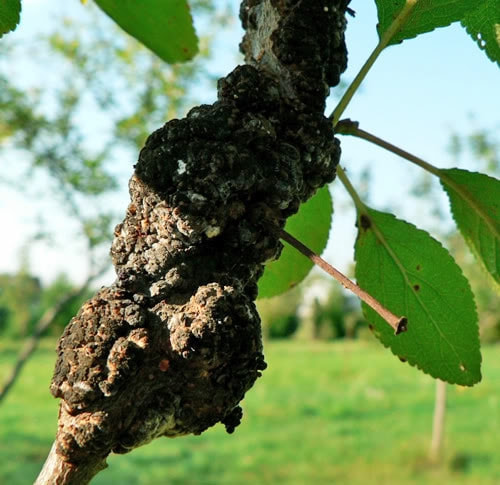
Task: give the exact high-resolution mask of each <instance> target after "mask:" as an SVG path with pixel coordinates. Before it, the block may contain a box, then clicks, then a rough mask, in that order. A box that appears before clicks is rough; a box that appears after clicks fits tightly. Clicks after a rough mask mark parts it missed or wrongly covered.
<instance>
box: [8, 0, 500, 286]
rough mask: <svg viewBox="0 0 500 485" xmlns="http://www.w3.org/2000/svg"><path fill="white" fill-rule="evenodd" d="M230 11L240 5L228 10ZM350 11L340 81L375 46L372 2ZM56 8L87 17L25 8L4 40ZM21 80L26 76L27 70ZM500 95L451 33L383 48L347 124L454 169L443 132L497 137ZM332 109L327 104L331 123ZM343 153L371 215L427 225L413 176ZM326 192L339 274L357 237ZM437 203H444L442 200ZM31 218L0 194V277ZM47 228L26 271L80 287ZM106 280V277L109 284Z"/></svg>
mask: <svg viewBox="0 0 500 485" xmlns="http://www.w3.org/2000/svg"><path fill="white" fill-rule="evenodd" d="M231 3H232V4H233V5H236V4H237V2H235V1H232V2H231ZM351 7H352V8H353V9H354V10H355V11H356V17H355V18H349V26H348V30H347V44H348V49H349V68H348V71H347V72H346V74H345V75H344V79H345V80H347V81H348V80H350V79H353V77H354V76H355V75H356V73H357V71H358V70H359V68H360V67H361V65H362V64H363V62H364V61H365V60H366V58H367V57H368V55H369V54H370V52H371V51H372V49H373V48H374V47H375V45H376V43H377V34H376V29H375V25H376V22H377V19H376V9H375V2H374V1H368V2H367V1H366V0H353V1H352V3H351ZM61 8H63V9H64V10H65V11H67V12H72V13H73V15H78V12H83V13H84V10H83V9H84V8H85V7H83V6H81V5H80V4H79V2H78V1H77V0H73V2H65V3H64V4H61V2H58V1H57V0H24V2H23V16H22V23H21V27H20V28H19V30H18V31H16V32H15V33H14V34H11V35H12V36H18V38H19V39H21V38H22V39H23V40H24V39H27V40H28V41H29V39H33V34H34V33H36V32H39V31H40V29H46V28H50V25H51V24H50V19H51V18H52V16H53V15H54V14H55V13H57V12H59V11H60V9H61ZM75 12H76V13H75ZM240 36H241V30H240V28H239V26H238V23H237V22H235V23H234V25H233V27H232V28H230V29H228V31H227V33H225V34H224V37H223V38H221V40H220V42H219V43H218V44H217V49H218V50H217V52H218V55H217V61H216V62H215V64H214V65H213V66H212V68H213V70H214V71H218V72H221V73H224V72H229V71H230V70H231V69H232V68H233V67H234V65H235V63H236V62H237V59H238V54H237V46H238V42H239V38H240ZM31 41H32V40H31ZM0 42H1V41H0ZM0 46H1V44H0ZM0 48H1V47H0ZM51 69H53V70H56V71H57V66H53V67H52V66H51ZM22 74H23V75H25V76H28V77H29V76H30V73H29V72H27V71H26V70H24V71H23V72H22ZM499 88H500V71H499V69H498V66H497V65H496V64H493V63H492V62H491V61H490V60H489V59H488V58H487V57H486V55H485V54H484V53H482V52H481V51H480V50H479V48H478V47H477V45H476V44H475V43H474V42H473V41H472V39H471V38H470V37H469V36H468V34H467V33H466V32H465V30H464V29H462V28H461V27H460V26H459V25H453V26H451V27H449V28H446V29H438V30H436V31H434V32H432V33H428V34H425V35H422V36H420V37H418V38H417V39H412V40H409V41H406V42H404V43H403V44H401V45H397V46H393V47H390V48H388V49H386V51H384V52H383V53H382V55H381V56H380V58H379V60H378V61H377V63H376V64H375V66H374V68H373V69H372V70H371V71H370V73H369V74H368V77H367V78H366V81H365V83H364V84H363V86H362V89H361V91H360V93H359V94H358V95H357V96H356V97H355V99H354V100H353V101H352V103H351V104H350V105H349V107H348V109H347V110H346V112H345V114H344V117H349V118H352V119H355V120H357V121H359V122H360V123H361V127H362V128H364V129H365V130H367V131H371V132H373V133H374V134H376V135H378V136H380V137H382V138H386V139H387V140H388V141H391V142H393V143H395V144H397V145H399V146H401V147H403V148H405V149H406V150H408V151H411V152H413V153H415V154H416V155H418V156H421V157H422V158H424V159H426V160H427V161H429V162H430V163H433V164H435V165H437V166H453V164H454V163H455V162H454V161H453V160H452V159H451V157H450V155H449V154H448V152H447V149H446V148H447V145H448V142H449V136H450V133H451V131H457V132H462V133H467V132H468V131H470V129H471V126H472V125H471V121H470V116H471V114H473V115H474V116H475V120H476V121H475V126H477V127H481V128H488V129H492V128H496V129H497V130H498V129H500V95H499V94H498V93H499V92H500V89H499ZM198 97H200V98H202V101H204V102H210V101H212V100H213V99H214V98H215V90H214V89H212V90H205V91H204V92H200V93H199V96H198ZM333 106H334V103H333V102H331V103H330V104H329V109H328V114H329V113H330V112H331V110H332V109H333ZM342 147H343V159H342V165H343V166H345V167H346V168H347V170H348V173H349V174H351V175H352V178H353V180H354V181H356V180H357V179H358V178H359V174H360V173H361V171H362V170H363V169H364V168H365V167H367V166H370V167H371V169H372V170H371V172H372V184H371V190H370V195H371V199H370V202H371V204H372V206H373V207H375V208H378V209H384V208H386V207H391V210H392V211H393V212H394V213H395V214H396V215H398V216H399V217H403V218H408V219H410V220H412V222H414V223H417V224H418V225H419V226H420V227H423V228H430V227H431V226H432V224H433V223H434V222H433V221H432V220H431V218H430V208H429V207H424V206H422V207H420V206H419V207H418V208H417V206H416V204H415V200H414V199H408V197H407V194H408V190H409V187H410V186H411V184H412V182H413V181H414V180H415V179H416V178H417V177H418V176H419V173H420V169H418V168H417V167H413V166H411V165H410V164H408V163H407V162H405V161H402V160H400V159H398V158H397V157H395V156H393V155H391V154H389V153H387V152H384V151H383V150H381V149H379V148H377V147H374V146H373V145H370V144H368V143H366V142H363V141H362V140H356V139H354V138H352V137H343V138H342ZM12 162H13V160H9V159H3V160H2V161H1V163H2V165H3V166H4V167H5V166H7V165H8V166H9V170H11V168H10V167H14V164H13V163H12ZM133 163H134V160H133V159H132V160H130V164H129V166H130V167H131V165H132V164H133ZM462 167H464V168H469V169H470V170H474V169H475V161H474V160H464V163H463V164H462ZM13 169H14V168H13ZM332 190H333V194H334V199H335V207H336V214H335V218H334V224H333V231H332V234H331V238H330V243H329V246H328V249H327V251H326V253H325V257H326V258H327V259H329V260H330V262H332V263H333V264H335V265H337V266H338V267H339V269H341V270H344V271H346V270H347V268H348V267H349V265H350V262H351V260H352V245H353V242H354V238H355V231H354V228H353V221H354V212H353V210H352V209H350V208H349V207H350V205H349V201H348V199H347V197H346V195H345V192H344V190H343V188H342V187H341V186H340V183H335V184H334V187H333V189H332ZM14 203H15V204H17V205H19V206H20V208H21V211H22V214H23V217H21V218H19V217H18V216H14V214H13V212H12V211H11V210H10V209H9V207H12V205H13V204H14ZM127 203H128V195H127V189H126V187H123V190H121V191H120V193H119V195H117V197H116V204H118V206H122V207H123V211H125V208H126V205H127ZM442 203H443V204H446V202H445V200H444V199H442ZM38 209H39V204H37V201H34V200H33V199H29V198H24V197H22V195H21V194H18V193H15V192H14V191H12V190H9V189H7V188H4V187H2V193H0V220H1V221H2V224H3V226H4V227H9V228H10V235H9V236H7V237H3V238H1V247H0V272H5V271H13V270H15V268H16V266H17V261H18V252H19V247H20V245H21V244H22V243H23V241H25V240H26V238H27V237H28V236H29V234H30V230H31V227H30V224H31V222H30V221H32V220H33V217H34V214H35V213H36V211H37V210H38ZM53 209H54V208H51V209H50V210H53ZM48 210H49V209H48ZM52 224H53V230H54V232H55V233H57V234H59V236H60V241H59V245H58V246H57V247H52V248H51V247H48V246H46V245H37V246H36V247H35V248H33V252H32V258H31V264H32V269H33V271H34V272H35V273H36V274H38V275H39V276H41V277H43V279H44V280H46V281H47V280H50V279H52V278H53V277H54V276H55V275H56V274H57V273H58V272H60V271H66V272H68V273H69V274H70V276H71V277H72V278H74V279H76V280H81V279H82V278H84V272H85V267H84V266H82V264H81V263H80V259H81V258H79V255H80V254H81V250H82V249H81V248H80V247H78V245H76V246H75V245H74V244H71V239H70V235H71V221H68V220H67V218H66V219H65V218H64V217H63V216H62V215H61V216H60V215H58V214H57V213H54V217H53V218H52ZM111 278H112V276H111V275H108V276H107V277H106V282H109V281H110V279H111Z"/></svg>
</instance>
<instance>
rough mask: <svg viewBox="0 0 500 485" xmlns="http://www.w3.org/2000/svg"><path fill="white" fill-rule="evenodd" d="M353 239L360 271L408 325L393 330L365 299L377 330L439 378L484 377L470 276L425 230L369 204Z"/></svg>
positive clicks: (362, 280) (466, 380)
mask: <svg viewBox="0 0 500 485" xmlns="http://www.w3.org/2000/svg"><path fill="white" fill-rule="evenodd" d="M365 209H366V210H363V213H362V214H361V216H360V218H359V222H358V225H359V234H358V239H357V241H356V248H355V249H356V252H355V257H356V278H357V281H358V284H359V285H360V286H361V288H363V289H364V290H365V291H367V292H368V293H370V294H371V295H372V296H374V297H375V298H376V299H377V300H379V301H380V303H382V305H384V306H385V307H386V308H388V309H389V310H391V311H392V312H393V313H395V314H396V315H401V316H406V317H407V318H408V331H407V332H405V333H402V334H399V335H394V331H393V329H392V328H391V327H390V326H389V325H388V324H387V323H386V322H385V320H383V319H382V318H381V317H380V316H379V315H378V314H377V313H376V312H375V311H373V310H372V309H371V308H370V307H368V306H367V305H364V304H363V311H364V314H365V317H366V319H367V320H368V322H370V324H371V325H373V330H374V332H375V335H376V336H377V337H378V338H379V339H380V341H381V342H382V343H383V344H384V345H385V346H386V347H390V349H391V350H392V352H393V353H394V354H395V355H397V356H398V357H400V359H401V360H404V361H408V362H409V363H410V364H411V365H414V366H417V367H418V368H419V369H421V370H422V371H424V372H426V373H428V374H430V375H431V376H433V377H435V378H439V379H442V380H444V381H447V382H450V383H452V384H461V385H466V386H471V385H473V384H474V383H476V382H479V381H480V379H481V369H480V368H481V354H480V351H479V331H478V324H477V313H476V307H475V303H474V296H473V295H472V292H471V289H470V286H469V283H468V281H467V279H466V278H465V277H464V276H463V274H462V272H461V270H460V268H459V267H458V266H457V264H456V263H455V261H454V260H453V258H452V257H451V256H450V254H449V253H448V251H447V250H446V249H444V248H443V246H441V244H440V243H439V242H438V241H436V240H435V239H433V238H432V237H431V236H430V235H429V234H428V233H426V232H425V231H422V230H420V229H417V228H416V227H415V226H413V225H411V224H409V223H407V222H405V221H401V220H398V219H396V218H395V217H394V216H393V215H391V214H386V213H383V212H378V211H375V210H373V209H369V208H365Z"/></svg>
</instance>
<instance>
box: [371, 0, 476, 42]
mask: <svg viewBox="0 0 500 485" xmlns="http://www.w3.org/2000/svg"><path fill="white" fill-rule="evenodd" d="M478 1H479V2H483V1H484V0H478ZM478 1H477V0H474V1H471V0H432V1H427V0H425V1H424V0H419V1H418V2H417V4H416V6H415V7H414V9H413V10H412V12H411V13H410V15H409V17H408V20H407V21H406V23H405V24H404V25H403V27H402V28H401V30H400V31H399V32H397V33H396V34H395V35H394V36H393V37H392V39H391V41H390V42H389V44H388V45H393V44H398V43H399V42H401V41H403V40H406V39H411V38H413V37H416V36H417V35H419V34H423V33H425V32H431V31H432V30H434V29H437V28H438V27H446V26H448V25H450V24H452V23H453V22H457V21H459V20H462V19H463V18H464V17H465V15H466V14H468V13H469V12H471V11H472V10H474V9H475V8H476V7H477V3H478ZM375 3H376V4H377V13H378V25H377V31H378V35H379V37H380V38H382V35H383V34H384V32H385V31H386V30H387V29H388V28H389V26H390V25H391V23H392V21H393V20H394V18H395V17H396V16H397V15H398V13H399V12H400V11H401V9H402V8H403V6H404V5H405V4H406V0H375Z"/></svg>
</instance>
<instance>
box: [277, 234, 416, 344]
mask: <svg viewBox="0 0 500 485" xmlns="http://www.w3.org/2000/svg"><path fill="white" fill-rule="evenodd" d="M280 237H281V238H282V239H283V240H284V241H286V242H287V243H289V244H290V245H292V246H293V247H294V248H295V249H297V250H298V251H300V252H301V253H302V254H303V255H304V256H306V257H307V258H309V259H310V260H311V261H312V262H313V263H314V264H315V265H317V266H319V267H320V268H321V269H322V270H323V271H325V272H326V273H328V274H329V275H330V276H332V277H333V278H335V279H336V280H337V281H338V282H339V283H340V284H342V286H344V288H347V289H348V290H350V291H352V292H353V293H354V294H355V295H356V296H357V297H358V298H359V299H361V300H362V301H364V302H365V303H366V304H367V305H369V306H370V307H371V308H373V309H374V310H375V311H376V312H377V313H378V314H379V315H380V316H381V317H382V318H383V319H384V320H385V321H386V322H387V323H388V324H389V325H390V326H391V327H392V328H393V329H394V333H395V335H398V334H400V333H403V332H406V330H408V327H407V324H408V320H407V319H406V318H405V317H398V316H396V315H394V313H392V312H391V311H390V310H388V309H387V308H385V307H384V306H383V305H382V304H381V303H380V302H379V301H378V300H376V299H375V298H374V297H373V296H371V295H370V294H369V293H367V292H366V291H364V290H362V289H361V288H360V287H359V286H358V285H357V284H356V283H354V282H353V281H351V280H350V279H349V278H348V277H347V276H345V275H343V274H342V273H341V272H340V271H339V270H337V269H335V268H334V267H333V266H332V265H330V264H328V263H327V262H326V261H325V260H324V259H323V258H322V257H321V256H318V255H317V254H316V253H314V252H313V251H311V250H310V249H309V248H308V247H307V246H306V245H305V244H303V243H301V242H300V241H299V240H298V239H295V238H294V237H293V236H292V235H291V234H289V233H288V232H286V231H284V230H281V231H280Z"/></svg>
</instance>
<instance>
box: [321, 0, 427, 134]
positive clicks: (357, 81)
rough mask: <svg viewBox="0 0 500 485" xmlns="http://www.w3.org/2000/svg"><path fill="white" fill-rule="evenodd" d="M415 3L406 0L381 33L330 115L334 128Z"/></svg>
mask: <svg viewBox="0 0 500 485" xmlns="http://www.w3.org/2000/svg"><path fill="white" fill-rule="evenodd" d="M417 3H418V0H406V3H405V5H404V7H403V8H402V9H401V11H400V12H399V14H398V16H397V17H396V18H395V19H394V20H393V21H392V24H391V25H390V26H389V28H388V29H387V30H386V31H385V32H384V33H383V35H382V37H381V38H380V40H379V43H378V44H377V46H376V47H375V49H374V50H373V52H372V53H371V54H370V57H368V59H367V60H366V62H365V63H364V64H363V66H362V67H361V69H360V71H359V72H358V74H357V75H356V77H355V78H354V80H353V81H352V83H351V84H350V86H349V87H348V88H347V91H346V92H345V93H344V95H343V96H342V99H341V100H340V101H339V104H338V105H337V107H336V108H335V110H334V111H333V113H332V114H331V115H330V119H331V120H332V123H333V126H334V127H335V126H336V125H337V123H338V121H339V120H340V117H341V116H342V114H343V113H344V111H345V109H346V108H347V106H348V105H349V103H350V102H351V99H352V97H353V96H354V93H355V92H356V91H357V90H358V88H359V86H360V85H361V83H362V82H363V80H364V79H365V77H366V75H367V74H368V72H369V71H370V69H371V67H372V66H373V64H374V63H375V61H376V60H377V58H378V56H379V55H380V53H381V52H382V51H383V50H384V49H385V48H386V47H387V45H388V44H389V42H390V41H391V39H392V38H393V37H394V35H396V34H397V33H398V32H399V31H400V30H401V28H402V27H403V26H404V24H405V23H406V22H407V20H408V17H409V16H410V13H411V12H412V10H413V8H414V7H415V6H416V5H417Z"/></svg>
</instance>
